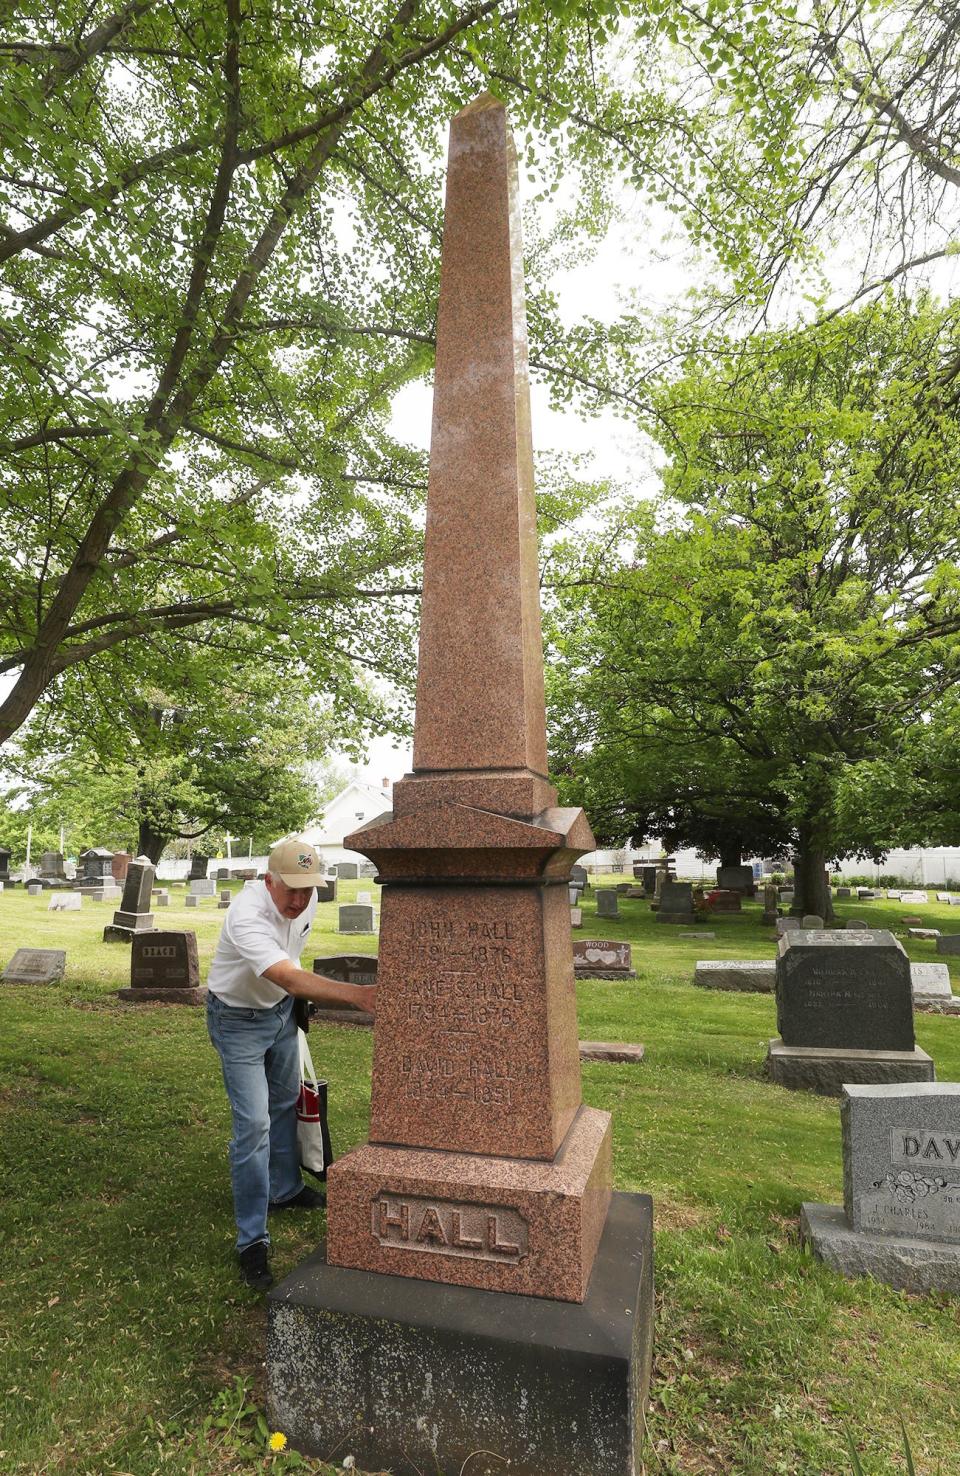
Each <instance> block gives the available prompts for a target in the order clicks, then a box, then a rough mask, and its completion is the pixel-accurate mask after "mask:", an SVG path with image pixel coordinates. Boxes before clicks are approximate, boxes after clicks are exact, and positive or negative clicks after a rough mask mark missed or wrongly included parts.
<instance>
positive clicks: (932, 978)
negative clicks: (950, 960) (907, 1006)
mask: <svg viewBox="0 0 960 1476" xmlns="http://www.w3.org/2000/svg"><path fill="white" fill-rule="evenodd" d="M910 987H911V989H912V990H913V998H914V1001H916V1000H918V999H920V1000H928V999H950V998H951V997H952V995H953V988H952V985H951V983H950V969H949V967H948V966H947V964H937V963H912V964H911V965H910Z"/></svg>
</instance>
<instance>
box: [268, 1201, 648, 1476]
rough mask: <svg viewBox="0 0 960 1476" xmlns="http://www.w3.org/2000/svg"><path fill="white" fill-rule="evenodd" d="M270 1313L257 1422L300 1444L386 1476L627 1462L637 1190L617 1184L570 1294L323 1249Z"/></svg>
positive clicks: (642, 1257)
mask: <svg viewBox="0 0 960 1476" xmlns="http://www.w3.org/2000/svg"><path fill="white" fill-rule="evenodd" d="M268 1319H269V1321H268V1334H267V1408H268V1420H269V1424H270V1428H271V1429H272V1430H282V1431H283V1433H284V1434H285V1435H286V1436H287V1438H288V1440H289V1441H290V1444H291V1446H293V1447H294V1448H295V1449H297V1450H300V1451H303V1452H304V1453H308V1454H311V1455H316V1456H319V1457H321V1458H326V1459H329V1460H331V1461H334V1462H335V1463H336V1464H337V1465H339V1464H340V1462H341V1461H342V1460H343V1458H344V1456H346V1455H352V1456H353V1457H354V1459H355V1461H356V1465H357V1467H358V1468H359V1469H361V1470H368V1471H381V1470H390V1471H391V1472H393V1473H394V1476H416V1473H422V1472H426V1471H429V1472H431V1476H461V1473H463V1472H466V1473H468V1476H503V1473H504V1471H507V1470H509V1472H510V1473H511V1476H636V1473H637V1472H638V1471H639V1470H640V1456H639V1447H640V1439H641V1428H642V1416H643V1409H644V1405H645V1403H646V1399H647V1391H648V1387H649V1381H650V1360H651V1350H652V1336H653V1226H652V1204H651V1200H650V1198H649V1196H648V1195H646V1194H614V1196H613V1198H612V1200H611V1203H610V1210H609V1214H608V1216H607V1221H606V1227H605V1229H604V1233H603V1238H602V1240H601V1242H600V1247H599V1250H598V1252H597V1256H596V1260H595V1263H594V1269H593V1276H592V1277H591V1280H590V1286H589V1289H588V1292H587V1297H586V1300H585V1301H584V1302H583V1303H581V1304H574V1303H570V1302H558V1301H550V1300H545V1299H541V1298H539V1297H519V1296H510V1295H505V1294H503V1293H499V1292H487V1291H477V1290H475V1289H473V1288H470V1287H444V1286H437V1285H432V1284H431V1283H429V1282H422V1281H412V1280H410V1279H409V1278H407V1277H402V1276H379V1275H373V1274H371V1273H369V1272H363V1271H352V1270H346V1269H344V1268H342V1267H339V1266H331V1265H329V1264H328V1263H327V1261H326V1258H325V1255H324V1248H323V1247H322V1246H321V1247H320V1249H319V1250H318V1251H317V1252H316V1253H315V1254H314V1255H312V1256H311V1257H310V1258H309V1260H307V1261H305V1262H304V1263H303V1265H302V1266H300V1267H298V1269H297V1270H296V1271H294V1272H292V1273H291V1274H290V1275H289V1276H288V1277H286V1279H285V1280H284V1281H282V1282H281V1283H280V1285H279V1286H278V1287H276V1288H275V1289H274V1290H273V1291H272V1292H271V1293H270V1296H269V1299H268ZM508 1463H509V1464H508Z"/></svg>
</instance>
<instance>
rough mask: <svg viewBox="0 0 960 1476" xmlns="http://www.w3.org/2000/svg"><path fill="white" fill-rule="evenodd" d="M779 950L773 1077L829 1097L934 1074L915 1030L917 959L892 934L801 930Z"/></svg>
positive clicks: (769, 1061) (784, 938) (770, 1056)
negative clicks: (913, 964)
mask: <svg viewBox="0 0 960 1476" xmlns="http://www.w3.org/2000/svg"><path fill="white" fill-rule="evenodd" d="M777 948H778V957H777V984H776V995H777V1028H778V1029H779V1031H780V1038H779V1040H773V1041H771V1042H770V1049H769V1053H768V1056H767V1071H768V1074H769V1075H770V1077H771V1078H772V1080H774V1081H776V1082H778V1083H779V1084H780V1085H781V1086H786V1087H796V1088H803V1087H805V1088H808V1089H810V1090H812V1091H816V1092H820V1093H822V1094H823V1095H826V1096H837V1095H839V1092H840V1089H841V1087H842V1086H843V1085H844V1084H845V1083H847V1082H853V1083H857V1082H861V1083H863V1082H891V1081H892V1082H900V1081H932V1080H933V1077H934V1070H933V1062H932V1060H931V1059H930V1057H929V1056H928V1055H927V1054H926V1052H925V1051H922V1050H920V1048H919V1047H918V1046H917V1044H916V1041H915V1038H914V1033H913V996H912V991H911V984H910V960H909V959H908V958H907V955H906V953H905V952H904V950H903V947H902V945H901V944H900V943H899V942H898V941H897V939H896V938H895V937H894V936H893V934H892V933H889V932H886V931H884V930H864V931H861V932H854V933H847V932H842V933H841V932H828V931H822V930H820V929H816V930H813V929H809V928H798V929H795V930H794V931H792V932H788V933H785V934H784V935H783V936H782V937H781V938H780V940H779V943H778V945H777Z"/></svg>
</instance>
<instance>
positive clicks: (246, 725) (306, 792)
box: [11, 665, 359, 861]
mask: <svg viewBox="0 0 960 1476" xmlns="http://www.w3.org/2000/svg"><path fill="white" fill-rule="evenodd" d="M241 676H242V680H241V679H240V678H241ZM194 678H195V679H194V682H193V684H192V685H178V688H177V690H176V693H175V695H172V694H171V693H169V692H164V691H162V690H159V689H154V690H151V691H147V692H143V691H138V692H136V693H133V694H130V695H127V696H124V695H123V692H124V689H123V687H122V685H121V684H119V683H118V684H117V686H116V687H114V686H113V685H109V686H108V687H107V689H106V690H107V694H108V695H106V698H105V700H104V702H103V703H102V705H101V704H100V703H99V702H98V695H97V693H96V692H95V691H92V690H91V689H90V687H89V685H88V683H87V682H86V681H84V680H83V679H82V677H81V675H80V673H73V674H71V680H70V681H69V682H68V683H67V684H65V690H64V693H63V696H64V699H65V700H64V701H63V702H62V703H61V704H60V705H59V706H58V708H57V710H56V715H55V716H54V715H53V714H52V713H46V714H44V719H43V720H42V721H40V722H34V723H33V724H31V725H29V726H28V728H27V730H26V732H25V733H24V734H23V736H22V737H21V739H20V741H19V743H18V745H17V749H16V752H15V754H13V755H11V761H12V763H13V765H14V767H15V769H16V770H17V771H19V773H20V775H21V777H22V778H23V779H24V780H25V781H26V780H27V779H29V787H28V789H27V790H26V791H25V792H24V794H22V795H21V801H20V803H21V805H22V804H23V801H24V799H25V798H26V799H28V800H29V802H30V807H31V814H32V815H36V816H37V819H38V821H39V822H40V823H41V824H42V823H44V821H46V822H47V823H48V826H49V824H50V823H57V824H59V823H62V822H64V821H66V822H67V823H68V826H69V830H70V834H71V838H72V841H73V843H74V844H75V845H76V846H78V847H80V848H82V847H84V846H86V845H102V844H103V843H104V841H105V840H110V841H111V843H116V842H120V841H122V842H123V843H124V844H125V845H129V846H132V847H133V848H134V849H135V851H136V853H137V854H138V855H147V856H149V857H150V858H151V860H153V861H158V860H159V859H160V856H161V854H162V852H163V850H164V849H165V847H166V846H167V845H168V844H169V843H170V842H171V841H173V840H178V839H179V840H190V841H192V842H200V843H201V845H202V844H203V843H206V844H208V845H209V844H217V845H218V844H220V843H221V841H222V838H223V837H224V836H226V835H228V834H232V835H242V836H252V837H254V838H255V840H256V842H257V845H258V847H260V848H261V849H263V848H269V846H270V845H271V844H272V843H273V842H274V841H275V840H276V839H277V837H278V836H280V835H282V834H284V833H286V832H289V831H292V830H301V829H303V827H304V826H305V825H307V824H308V823H309V822H310V821H311V820H312V819H313V818H315V815H316V813H317V810H318V808H319V804H320V795H319V792H318V788H317V784H316V783H315V781H314V779H313V777H312V776H311V773H310V766H311V763H312V761H313V760H315V759H316V757H317V755H318V754H322V753H323V752H324V751H325V750H326V748H327V747H328V746H329V744H330V743H331V742H332V741H334V739H335V738H336V740H337V741H338V742H339V743H341V744H346V745H349V743H350V738H351V732H350V730H349V729H344V728H342V727H340V726H339V724H338V722H337V720H336V718H335V716H334V707H333V704H329V705H328V706H327V708H326V709H325V710H324V709H320V708H319V707H318V706H317V704H315V703H313V702H311V701H309V700H308V699H307V698H306V697H305V696H304V695H303V694H302V693H298V692H297V691H296V689H295V688H291V687H288V686H286V685H282V684H281V685H280V686H277V685H276V684H275V683H274V681H273V679H272V675H271V674H270V673H264V672H263V671H261V670H259V669H258V668H257V667H255V666H253V665H249V666H247V667H246V669H245V670H244V671H243V672H242V673H238V672H233V673H232V674H231V681H230V682H229V683H227V682H224V681H222V680H221V681H220V682H219V683H218V684H217V686H216V688H214V687H213V685H212V682H208V683H202V682H200V681H199V680H198V679H197V674H196V673H194ZM114 694H116V695H114ZM355 723H357V724H358V723H359V719H355Z"/></svg>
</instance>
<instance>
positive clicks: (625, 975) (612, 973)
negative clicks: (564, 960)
mask: <svg viewBox="0 0 960 1476" xmlns="http://www.w3.org/2000/svg"><path fill="white" fill-rule="evenodd" d="M573 977H574V978H575V979H635V978H636V977H637V971H636V969H590V968H577V967H576V965H574V970H573Z"/></svg>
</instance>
